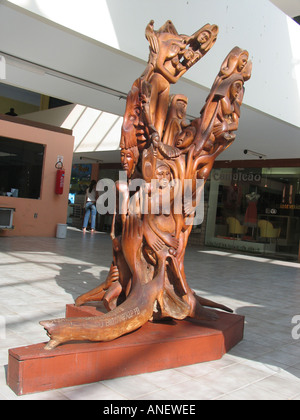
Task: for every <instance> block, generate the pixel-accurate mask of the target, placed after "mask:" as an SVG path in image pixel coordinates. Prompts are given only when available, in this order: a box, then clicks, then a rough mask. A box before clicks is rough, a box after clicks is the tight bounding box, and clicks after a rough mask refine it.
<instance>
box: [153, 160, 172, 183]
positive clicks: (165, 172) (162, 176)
mask: <svg viewBox="0 0 300 420" xmlns="http://www.w3.org/2000/svg"><path fill="white" fill-rule="evenodd" d="M155 177H156V179H157V180H158V184H159V187H160V188H166V187H167V186H168V184H169V182H170V180H171V172H170V168H169V167H168V166H167V165H160V166H159V167H158V168H156V171H155Z"/></svg>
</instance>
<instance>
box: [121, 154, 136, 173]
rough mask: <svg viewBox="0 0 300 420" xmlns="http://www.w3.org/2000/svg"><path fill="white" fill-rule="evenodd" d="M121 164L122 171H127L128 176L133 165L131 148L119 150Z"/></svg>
mask: <svg viewBox="0 0 300 420" xmlns="http://www.w3.org/2000/svg"><path fill="white" fill-rule="evenodd" d="M121 165H122V168H123V169H124V171H126V173H127V178H130V176H131V174H132V172H133V170H134V167H135V159H134V155H133V152H132V150H130V149H122V150H121Z"/></svg>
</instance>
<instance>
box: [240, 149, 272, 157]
mask: <svg viewBox="0 0 300 420" xmlns="http://www.w3.org/2000/svg"><path fill="white" fill-rule="evenodd" d="M248 153H249V154H250V155H253V156H257V157H259V159H266V157H267V155H264V154H263V153H259V152H255V151H254V150H249V149H244V154H245V155H247V154H248Z"/></svg>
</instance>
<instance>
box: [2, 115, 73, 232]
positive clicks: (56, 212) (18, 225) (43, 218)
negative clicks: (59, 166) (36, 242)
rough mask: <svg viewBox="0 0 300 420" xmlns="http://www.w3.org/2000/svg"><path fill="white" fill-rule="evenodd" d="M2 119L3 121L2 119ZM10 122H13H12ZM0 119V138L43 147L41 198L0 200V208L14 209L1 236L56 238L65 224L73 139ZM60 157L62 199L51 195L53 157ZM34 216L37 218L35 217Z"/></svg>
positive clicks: (52, 130) (68, 133) (63, 133)
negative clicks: (59, 229) (62, 181)
mask: <svg viewBox="0 0 300 420" xmlns="http://www.w3.org/2000/svg"><path fill="white" fill-rule="evenodd" d="M2 118H4V117H2ZM13 120H14V121H13ZM18 120H19V121H20V122H22V123H17V122H15V121H16V119H14V118H10V119H8V118H5V119H1V118H0V134H1V136H3V137H11V138H15V139H18V140H24V141H30V142H34V143H40V144H44V145H45V156H44V166H43V175H42V185H41V197H40V199H38V200H35V199H24V198H17V197H2V196H1V197H0V207H10V208H15V212H14V217H13V225H14V229H12V230H9V229H8V230H0V237H1V236H46V237H54V236H56V226H57V224H58V223H66V220H67V208H68V193H69V185H70V177H71V169H72V156H73V145H74V137H73V136H72V135H71V131H69V130H60V131H59V132H58V131H57V129H56V128H54V127H53V128H51V127H50V126H43V125H41V124H38V125H39V126H38V127H36V126H32V125H27V124H32V122H29V121H26V120H21V119H19V118H18ZM58 155H61V156H63V157H64V168H65V181H64V192H63V194H62V195H56V194H55V181H56V168H55V163H56V161H57V156H58ZM35 215H37V216H36V217H35Z"/></svg>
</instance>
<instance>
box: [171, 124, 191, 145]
mask: <svg viewBox="0 0 300 420" xmlns="http://www.w3.org/2000/svg"><path fill="white" fill-rule="evenodd" d="M195 134H196V128H195V127H193V126H189V127H186V128H185V129H184V130H183V131H181V133H179V135H178V136H177V139H176V142H175V146H176V147H178V148H179V149H184V148H186V147H188V146H190V145H191V144H192V141H193V140H194V137H195Z"/></svg>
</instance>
